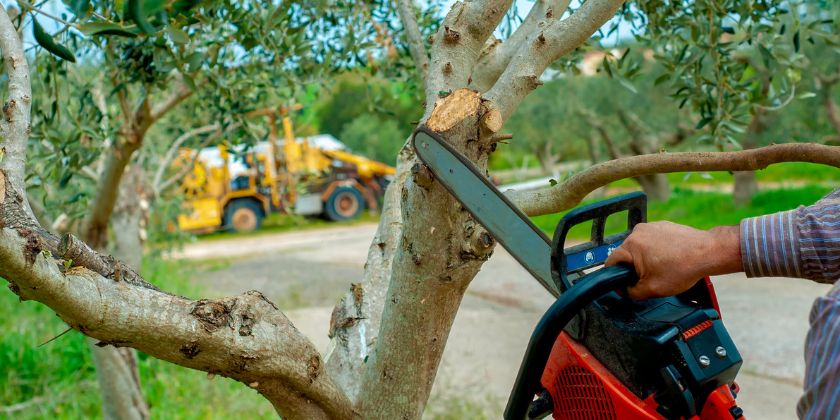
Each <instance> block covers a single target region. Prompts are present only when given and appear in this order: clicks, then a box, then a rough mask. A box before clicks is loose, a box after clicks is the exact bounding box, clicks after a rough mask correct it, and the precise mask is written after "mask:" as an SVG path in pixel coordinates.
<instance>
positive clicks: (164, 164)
mask: <svg viewBox="0 0 840 420" xmlns="http://www.w3.org/2000/svg"><path fill="white" fill-rule="evenodd" d="M220 127H221V126H220V125H219V123H214V124H210V125H205V126H203V127H198V128H193V129H192V130H189V131H187V132H186V133H184V134H181V135H180V136H178V138H177V139H175V141H174V142H172V146H170V147H169V150H167V151H166V153H165V154H164V155H163V160H161V162H160V165H159V166H158V168H157V171H155V176H154V178H153V181H152V188H154V189H155V190H158V187H159V186H160V184H161V182H163V175H164V174H165V173H166V170H167V169H169V166H170V165H172V162H173V161H174V160H175V156H176V155H177V154H178V150H179V149H180V148H181V146H183V145H184V143H185V142H186V141H187V140H189V139H191V138H193V137H195V136H200V135H202V134H206V133H211V132H213V131H217V130H218V129H219V128H220Z"/></svg>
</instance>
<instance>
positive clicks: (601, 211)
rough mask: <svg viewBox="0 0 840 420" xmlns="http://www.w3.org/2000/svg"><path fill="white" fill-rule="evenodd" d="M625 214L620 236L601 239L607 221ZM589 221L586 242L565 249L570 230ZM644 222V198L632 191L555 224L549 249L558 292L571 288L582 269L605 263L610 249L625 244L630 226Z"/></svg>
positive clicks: (595, 204)
mask: <svg viewBox="0 0 840 420" xmlns="http://www.w3.org/2000/svg"><path fill="white" fill-rule="evenodd" d="M623 211H627V229H626V230H625V231H624V232H622V233H619V234H616V235H611V236H604V227H605V225H606V221H607V218H608V217H609V216H610V215H612V214H615V213H620V212H623ZM590 220H591V221H592V231H591V232H590V238H589V241H588V242H586V243H583V244H580V245H576V246H573V247H570V248H564V244H565V243H566V237H567V236H568V234H569V231H570V230H571V229H572V228H573V227H575V226H577V225H579V224H581V223H584V222H587V221H590ZM646 220H647V198H646V196H645V194H644V193H641V192H634V193H630V194H624V195H620V196H618V197H613V198H610V199H607V200H603V201H599V202H597V203H593V204H589V205H586V206H583V207H579V208H577V209H574V210H572V211H570V212H569V213H567V214H566V215H565V216H564V217H563V219H561V220H560V222H559V223H558V224H557V227H556V228H555V231H554V239H553V241H552V242H553V243H552V247H551V272H552V277H553V278H554V281H555V283H557V286H558V287H559V288H560V290H561V291H565V290H568V289H569V288H570V287H571V286H572V280H574V279H575V278H579V277H580V276H582V273H583V270H585V269H587V268H592V267H596V266H598V265H601V264H603V263H604V261H605V260H606V259H607V257H608V256H609V254H610V253H611V252H612V250H613V249H615V248H617V247H618V246H619V245H621V243H622V242H624V239H626V238H627V236H628V235H629V234H630V232H631V231H632V230H633V227H634V226H636V225H637V224H639V223H644V222H645V221H646Z"/></svg>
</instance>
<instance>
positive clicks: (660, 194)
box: [633, 174, 671, 201]
mask: <svg viewBox="0 0 840 420" xmlns="http://www.w3.org/2000/svg"><path fill="white" fill-rule="evenodd" d="M633 179H634V180H635V181H636V182H638V183H639V185H641V187H642V191H644V192H645V194H647V196H648V199H649V200H651V201H668V199H669V198H671V184H670V183H669V182H668V176H667V175H665V174H653V175H642V176H637V177H636V178H633Z"/></svg>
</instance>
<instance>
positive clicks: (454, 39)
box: [424, 0, 511, 119]
mask: <svg viewBox="0 0 840 420" xmlns="http://www.w3.org/2000/svg"><path fill="white" fill-rule="evenodd" d="M510 4H511V0H475V1H468V2H460V1H459V2H456V3H455V4H453V5H452V9H450V10H449V13H447V15H446V18H444V20H443V24H442V25H441V27H440V30H438V32H437V34H435V38H434V43H433V46H432V58H431V61H430V63H429V73H428V77H427V81H426V84H427V89H426V114H427V115H426V117H428V115H429V113H430V112H431V110H432V108H433V106H432V105H434V103H435V101H436V100H437V99H438V97H439V95H440V92H453V91H455V90H457V89H460V88H463V87H464V86H468V85H469V78H470V74H472V72H473V67H474V66H475V64H476V62H477V61H478V56H479V53H480V52H481V50H482V48H483V47H484V43H485V41H486V40H487V39H488V38H489V37H490V34H491V33H493V29H495V28H496V25H498V24H499V21H500V20H501V19H502V16H504V14H505V11H507V9H508V8H509V7H510ZM424 119H425V118H424Z"/></svg>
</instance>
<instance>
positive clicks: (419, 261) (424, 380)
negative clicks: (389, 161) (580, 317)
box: [357, 89, 495, 419]
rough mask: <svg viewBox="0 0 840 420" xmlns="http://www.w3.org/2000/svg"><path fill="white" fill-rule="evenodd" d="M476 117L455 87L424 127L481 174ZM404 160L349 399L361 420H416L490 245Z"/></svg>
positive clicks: (474, 102) (482, 149)
mask: <svg viewBox="0 0 840 420" xmlns="http://www.w3.org/2000/svg"><path fill="white" fill-rule="evenodd" d="M483 113H484V108H483V107H482V101H481V98H480V96H479V95H478V93H476V92H472V91H469V90H466V89H462V90H458V91H455V92H453V93H451V94H450V95H449V96H447V97H446V98H444V99H441V100H439V101H438V102H437V103H436V104H435V107H434V111H432V113H431V116H430V117H429V119H428V122H427V126H428V127H429V128H430V129H432V130H434V131H436V132H438V133H441V135H443V136H444V137H445V138H447V140H448V141H449V142H450V143H451V144H452V145H453V146H454V147H456V148H458V149H459V150H461V151H462V152H463V153H464V154H465V155H466V156H467V157H468V158H469V159H470V160H472V161H474V162H476V164H477V165H478V166H479V167H482V168H483V167H486V165H487V157H488V154H489V151H490V149H491V148H490V146H489V145H488V144H487V142H486V139H485V138H481V137H479V136H477V135H476V134H477V133H478V127H479V119H480V118H481V117H482V114H483ZM491 134H492V133H491ZM404 154H406V156H405V158H406V159H407V163H406V165H404V166H403V167H402V168H401V169H402V171H403V172H402V173H400V174H398V177H399V178H401V179H404V181H403V182H402V185H396V184H395V185H394V186H393V188H399V190H398V193H399V197H400V200H401V202H400V207H401V214H402V225H401V229H400V230H401V232H399V233H397V235H399V236H398V238H399V240H398V242H397V243H396V244H395V247H394V255H393V259H392V262H391V270H390V286H389V287H388V291H387V294H386V296H385V300H384V307H383V310H382V315H381V320H382V321H381V326H380V328H379V332H378V337H377V338H376V343H375V344H376V346H375V347H374V348H373V349H372V352H371V355H370V357H369V359H368V361H367V363H366V368H365V369H364V370H365V371H364V376H363V379H362V386H361V389H360V393H359V396H358V398H357V401H358V403H357V410H358V411H359V413H360V415H361V417H362V418H412V419H413V418H420V417H421V415H422V413H423V410H424V408H425V405H426V401H427V400H428V396H429V393H430V392H431V388H432V384H433V383H434V379H435V376H436V374H437V369H438V365H439V363H440V358H441V356H442V355H443V350H444V346H445V344H446V340H447V338H448V336H449V331H450V328H451V327H452V322H453V321H454V319H455V314H456V313H457V310H458V306H459V305H460V303H461V298H462V297H463V294H464V291H465V290H466V288H467V286H468V285H469V283H470V281H471V280H472V279H473V277H475V275H476V273H477V272H478V270H479V269H480V267H481V264H482V263H483V262H484V261H486V260H487V258H489V257H490V254H491V252H492V249H493V245H494V243H495V242H494V240H493V238H492V237H491V236H490V235H489V234H488V233H487V232H486V231H484V230H483V229H482V228H481V227H480V226H479V225H478V224H477V223H476V222H474V221H473V220H472V218H471V217H470V216H469V213H468V212H467V211H466V210H465V209H463V208H462V207H461V205H460V204H459V203H458V202H457V201H456V200H455V199H454V198H453V197H452V196H451V195H450V194H449V193H448V192H447V191H446V189H444V188H443V187H442V186H441V185H440V183H439V182H436V181H435V180H434V178H433V177H432V176H431V173H430V172H429V171H428V169H426V168H425V167H424V165H422V164H421V163H420V162H419V161H418V160H417V159H416V158H415V157H414V156H413V151H412V150H411V149H410V148H407V149H405V150H404Z"/></svg>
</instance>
